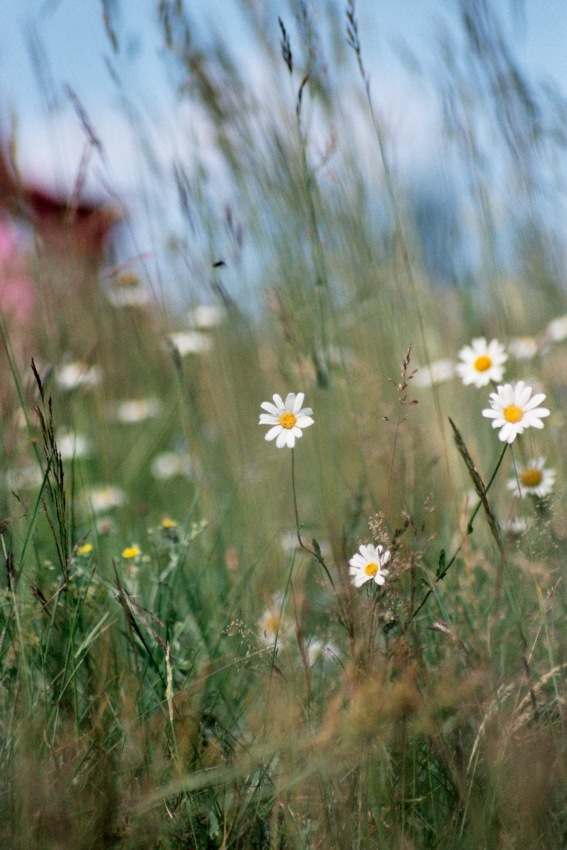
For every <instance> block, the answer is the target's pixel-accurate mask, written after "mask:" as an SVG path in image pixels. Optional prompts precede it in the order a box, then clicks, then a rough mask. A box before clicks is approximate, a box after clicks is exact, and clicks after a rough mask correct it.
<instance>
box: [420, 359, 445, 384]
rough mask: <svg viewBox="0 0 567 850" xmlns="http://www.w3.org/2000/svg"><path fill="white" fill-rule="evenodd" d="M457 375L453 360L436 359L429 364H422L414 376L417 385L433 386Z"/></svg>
mask: <svg viewBox="0 0 567 850" xmlns="http://www.w3.org/2000/svg"><path fill="white" fill-rule="evenodd" d="M454 375H455V364H454V363H453V361H452V360H446V359H445V360H434V361H433V362H432V363H430V364H429V365H428V366H421V367H420V369H419V372H416V373H415V375H414V377H413V383H414V386H415V387H431V386H433V384H440V383H442V382H443V381H450V380H451V378H452V377H454Z"/></svg>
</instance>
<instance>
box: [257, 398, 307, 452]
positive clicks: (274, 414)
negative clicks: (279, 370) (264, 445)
mask: <svg viewBox="0 0 567 850" xmlns="http://www.w3.org/2000/svg"><path fill="white" fill-rule="evenodd" d="M273 398H274V402H273V404H272V402H271V401H264V402H262V404H261V405H260V407H261V408H262V410H266V411H267V413H261V414H260V425H272V426H273V427H272V428H270V430H269V431H268V433H267V434H266V440H273V439H275V441H276V446H277V447H278V449H282V448H283V447H284V446H288V447H289V448H290V449H293V447H294V446H295V441H296V440H298V439H299V438H300V437H301V435H302V433H303V428H308V427H309V426H310V425H313V421H314V420H313V419H312V418H311V414H312V413H313V411H312V410H311V408H310V407H302V406H301V405H302V404H303V399H304V398H305V393H297V395H296V394H295V393H288V395H287V397H286V400H285V402H284V401H283V399H282V397H281V396H279V395H277V393H276V395H274V397H273Z"/></svg>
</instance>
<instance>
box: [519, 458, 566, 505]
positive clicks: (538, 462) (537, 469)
mask: <svg viewBox="0 0 567 850" xmlns="http://www.w3.org/2000/svg"><path fill="white" fill-rule="evenodd" d="M516 471H517V477H516V476H514V477H513V478H510V479H509V480H508V484H507V487H508V490H510V491H511V492H512V493H514V495H516V496H520V497H522V498H523V497H524V496H537V497H538V498H540V499H543V498H545V496H549V495H550V494H551V493H552V492H553V488H554V486H555V470H554V469H546V468H545V458H543V457H538V458H534V459H533V460H530V461H528V463H527V464H526V465H525V466H522V467H518V469H517V470H516Z"/></svg>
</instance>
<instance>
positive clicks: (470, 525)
mask: <svg viewBox="0 0 567 850" xmlns="http://www.w3.org/2000/svg"><path fill="white" fill-rule="evenodd" d="M507 448H508V443H506V445H505V446H504V448H503V449H502V453H501V455H500V457H499V458H498V462H497V464H496V466H495V467H494V472H493V473H492V475H491V476H490V479H489V481H488V484H487V485H486V487H485V488H484V492H485V493H488V491H489V490H490V488H491V486H492V484H493V483H494V479H495V478H496V474H497V472H498V470H499V469H500V467H501V465H502V461H503V460H504V455H505V454H506V449H507ZM481 505H482V501H479V503H478V505H477V506H476V508H475V509H474V511H473V512H472V515H471V518H470V519H469V521H468V523H467V534H472V531H473V522H474V520H475V517H476V515H477V514H478V512H479V510H480V507H481ZM460 551H461V546H460V545H459V546H457V548H456V550H455V552H454V553H453V556H452V558H450V560H449V561H448V562H447V564H446V565H445V569H444V570H443V571H442V572H441V573H439V575H438V576H437V577H436V579H435V584H439V582H440V581H443V579H444V578H445V576H446V575H447V573H448V572H449V570H450V569H451V567H452V566H453V564H454V563H455V561H456V559H457V555H458V554H459V552H460ZM432 593H433V588H432V587H430V588H429V590H428V591H427V593H426V594H425V596H424V597H423V599H422V600H421V602H420V603H419V605H418V606H417V608H416V609H415V611H414V612H413V614H412V615H411V617H410V618H409V620H408V622H407V624H406V628H407V627H408V626H409V625H410V623H411V622H412V620H414V619H415V618H416V617H417V615H418V614H419V612H420V611H421V609H422V608H423V606H424V605H425V603H426V602H427V600H428V599H429V597H430V596H431V594H432Z"/></svg>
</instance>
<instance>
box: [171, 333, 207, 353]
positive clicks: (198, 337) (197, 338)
mask: <svg viewBox="0 0 567 850" xmlns="http://www.w3.org/2000/svg"><path fill="white" fill-rule="evenodd" d="M168 339H169V342H170V343H171V345H172V346H173V347H174V348H175V350H176V351H177V352H178V354H179V356H180V357H185V356H186V355H187V354H205V353H206V352H207V351H210V350H211V348H212V347H213V340H212V339H211V337H209V336H207V335H206V334H204V333H201V332H200V331H178V332H177V333H171V334H169V335H168Z"/></svg>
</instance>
